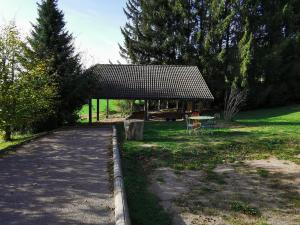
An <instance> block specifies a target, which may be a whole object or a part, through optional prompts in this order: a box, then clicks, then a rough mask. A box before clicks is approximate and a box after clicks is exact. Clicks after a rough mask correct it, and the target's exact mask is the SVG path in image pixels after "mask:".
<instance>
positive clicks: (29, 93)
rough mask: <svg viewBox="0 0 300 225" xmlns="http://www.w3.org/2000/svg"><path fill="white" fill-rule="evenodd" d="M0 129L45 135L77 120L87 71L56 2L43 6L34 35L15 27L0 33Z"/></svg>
mask: <svg viewBox="0 0 300 225" xmlns="http://www.w3.org/2000/svg"><path fill="white" fill-rule="evenodd" d="M0 32H1V33H0V131H1V130H2V131H4V133H5V135H4V137H5V139H6V140H10V139H11V133H12V132H13V131H20V130H32V131H42V130H49V129H52V128H56V127H58V126H61V125H63V124H66V123H73V122H75V121H76V120H77V113H76V112H77V110H79V108H80V107H81V106H82V104H83V103H84V100H85V99H86V96H85V91H86V89H87V87H86V85H87V83H88V82H87V79H85V78H86V76H87V75H86V73H85V72H84V70H83V67H82V65H81V62H80V57H79V55H78V54H77V53H76V52H75V49H74V44H73V42H74V39H73V37H72V35H71V34H70V33H69V32H68V31H67V30H66V28H65V21H64V15H63V12H62V11H61V10H59V9H58V6H57V0H42V1H41V2H40V3H38V18H37V21H36V23H35V24H34V25H33V29H32V32H31V34H30V35H29V37H27V38H25V39H24V38H23V39H22V38H21V37H20V34H19V32H18V30H17V28H16V26H15V25H14V23H10V24H8V25H6V26H4V27H3V28H2V29H1V31H0Z"/></svg>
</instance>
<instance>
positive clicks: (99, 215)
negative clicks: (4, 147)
mask: <svg viewBox="0 0 300 225" xmlns="http://www.w3.org/2000/svg"><path fill="white" fill-rule="evenodd" d="M110 143H111V130H110V129H99V128H80V129H73V130H64V131H57V132H55V133H54V134H52V135H49V136H46V137H44V138H41V139H39V140H36V141H33V142H31V143H29V144H26V145H24V146H23V147H22V148H21V149H20V150H19V151H18V152H17V154H16V155H14V156H9V157H6V158H4V159H0V224H1V225H48V224H49V225H50V224H51V225H69V224H72V225H73V224H74V225H76V224H88V225H94V224H95V225H96V224H97V225H112V224H113V222H112V221H113V218H114V216H113V215H114V214H113V210H112V208H113V199H112V193H111V192H112V191H111V188H110V182H109V175H108V167H107V166H108V163H109V162H110V161H109V160H110V157H109V153H108V149H109V147H110Z"/></svg>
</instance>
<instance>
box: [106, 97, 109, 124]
mask: <svg viewBox="0 0 300 225" xmlns="http://www.w3.org/2000/svg"><path fill="white" fill-rule="evenodd" d="M108 116H109V99H107V100H106V119H108Z"/></svg>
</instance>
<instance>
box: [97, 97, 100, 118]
mask: <svg viewBox="0 0 300 225" xmlns="http://www.w3.org/2000/svg"><path fill="white" fill-rule="evenodd" d="M97 121H98V122H99V121H100V99H99V98H97Z"/></svg>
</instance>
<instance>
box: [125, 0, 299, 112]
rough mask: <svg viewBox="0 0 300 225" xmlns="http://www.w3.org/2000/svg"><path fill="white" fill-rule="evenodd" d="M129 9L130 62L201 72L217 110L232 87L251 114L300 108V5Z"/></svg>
mask: <svg viewBox="0 0 300 225" xmlns="http://www.w3.org/2000/svg"><path fill="white" fill-rule="evenodd" d="M128 1H129V3H130V2H131V4H128V5H127V10H126V12H127V17H128V18H129V21H131V22H133V21H134V23H130V24H131V26H128V24H126V26H125V28H124V29H123V35H124V38H125V45H124V46H123V48H121V50H122V51H123V53H124V52H125V53H126V54H125V55H126V56H127V57H128V58H129V59H131V62H133V63H156V64H159V63H165V64H186V65H197V66H198V67H199V68H200V70H201V71H202V72H203V75H204V77H205V79H206V81H207V83H208V85H209V87H210V89H211V90H212V92H213V95H214V96H215V103H216V104H217V105H218V106H222V104H223V99H224V93H225V90H226V88H227V87H231V86H232V85H236V86H238V87H240V88H241V87H247V89H250V90H249V94H250V98H249V99H250V100H251V101H250V102H249V104H248V105H251V106H252V107H257V106H261V105H264V106H266V105H280V104H284V103H286V102H289V101H293V102H295V101H299V98H300V91H299V87H300V85H299V82H300V72H299V71H300V69H299V52H300V50H299V46H300V45H299V41H300V13H299V10H298V9H299V8H300V1H298V0H210V1H208V0H165V1H161V0H158V1H154V0H147V1H146V0H128ZM133 2H134V3H135V4H132V3H133ZM133 6H134V7H133ZM124 31H126V32H124ZM257 95H260V96H261V97H260V98H257ZM274 96H281V97H275V98H274Z"/></svg>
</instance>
